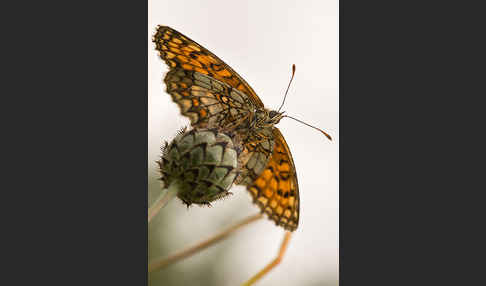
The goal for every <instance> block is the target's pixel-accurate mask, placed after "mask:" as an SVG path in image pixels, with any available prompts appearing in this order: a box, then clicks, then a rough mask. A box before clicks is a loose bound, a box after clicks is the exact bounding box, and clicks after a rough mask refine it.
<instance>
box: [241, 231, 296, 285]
mask: <svg viewBox="0 0 486 286" xmlns="http://www.w3.org/2000/svg"><path fill="white" fill-rule="evenodd" d="M291 235H292V233H291V232H290V231H287V232H285V237H284V240H283V241H282V245H281V246H280V251H279V252H278V255H277V257H276V258H275V259H274V260H273V261H272V262H270V263H269V264H267V266H265V268H263V269H262V270H260V272H258V273H257V274H256V275H255V276H253V277H252V278H250V280H248V281H246V282H245V283H243V284H241V286H251V285H253V284H254V283H255V282H256V281H258V280H259V279H261V278H262V277H263V276H264V275H265V274H267V273H268V272H270V270H272V269H273V268H275V267H276V266H277V265H278V264H279V263H280V262H281V261H282V259H283V256H284V254H285V251H286V250H287V246H288V245H289V241H290V236H291Z"/></svg>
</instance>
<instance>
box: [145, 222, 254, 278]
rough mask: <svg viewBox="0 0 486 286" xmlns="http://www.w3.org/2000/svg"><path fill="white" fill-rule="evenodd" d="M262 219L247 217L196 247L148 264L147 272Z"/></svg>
mask: <svg viewBox="0 0 486 286" xmlns="http://www.w3.org/2000/svg"><path fill="white" fill-rule="evenodd" d="M262 217H263V214H261V213H259V214H256V215H253V216H250V217H247V218H246V219H244V220H242V221H240V222H239V223H237V224H235V225H233V226H231V227H229V228H227V229H225V230H224V231H222V232H220V233H218V234H216V235H214V236H213V237H211V238H209V239H206V240H204V241H201V242H199V243H197V244H196V245H193V246H191V247H188V248H186V249H184V250H182V251H179V252H177V253H174V254H172V255H170V256H169V257H166V258H162V259H157V260H155V261H153V262H150V263H149V266H148V272H153V271H155V270H159V269H161V268H163V267H165V266H167V265H169V264H171V263H174V262H176V261H178V260H181V259H183V258H186V257H188V256H191V255H193V254H194V253H196V252H198V251H201V250H203V249H205V248H207V247H209V246H211V245H212V244H215V243H216V242H218V241H220V240H222V239H223V238H226V237H227V236H228V235H230V234H231V233H233V232H234V231H236V230H238V229H239V228H241V227H243V226H245V225H247V224H250V223H252V222H254V221H256V220H258V219H260V218H262Z"/></svg>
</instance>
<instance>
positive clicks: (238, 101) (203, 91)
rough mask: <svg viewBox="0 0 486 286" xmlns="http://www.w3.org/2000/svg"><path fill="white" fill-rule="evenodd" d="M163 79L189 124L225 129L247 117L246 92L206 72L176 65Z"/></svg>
mask: <svg viewBox="0 0 486 286" xmlns="http://www.w3.org/2000/svg"><path fill="white" fill-rule="evenodd" d="M164 81H165V84H166V86H167V92H168V93H169V94H170V95H171V96H172V100H173V101H174V102H175V103H177V104H178V105H179V107H180V109H181V113H182V115H184V116H187V117H188V118H189V119H190V120H191V125H192V126H195V127H200V128H206V127H211V128H212V127H216V128H217V127H221V126H223V127H227V128H229V127H230V126H232V125H234V124H237V123H238V122H241V121H242V120H244V118H247V117H248V116H249V115H248V113H249V108H248V106H247V102H248V97H247V96H246V94H244V93H242V92H240V91H238V90H236V89H234V88H232V87H231V86H229V85H227V84H225V83H223V82H220V81H218V80H215V79H214V78H211V77H209V76H207V75H204V74H201V73H199V72H195V71H190V70H184V69H182V68H179V67H176V68H173V69H171V70H170V71H169V72H168V73H167V75H166V76H165V79H164Z"/></svg>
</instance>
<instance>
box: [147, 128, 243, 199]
mask: <svg viewBox="0 0 486 286" xmlns="http://www.w3.org/2000/svg"><path fill="white" fill-rule="evenodd" d="M230 136H231V135H227V134H225V133H223V132H221V131H219V130H217V129H192V130H190V131H187V128H184V129H182V130H181V131H180V132H179V133H178V135H177V136H176V137H175V138H174V139H173V140H172V141H171V142H170V143H167V142H166V143H165V146H164V147H163V148H162V157H161V159H160V161H158V162H157V163H158V164H159V167H160V172H161V173H162V178H161V180H162V181H163V182H164V185H165V187H168V186H169V185H170V184H172V183H177V184H178V185H179V192H178V194H177V196H178V197H179V198H180V199H181V200H182V201H183V202H184V203H185V204H187V205H188V206H189V205H191V204H193V203H194V204H203V205H209V204H210V202H212V201H214V200H217V199H220V198H222V197H224V196H227V195H228V194H230V193H229V192H228V190H229V189H230V188H231V186H232V185H233V182H234V180H235V179H236V176H237V175H238V172H237V164H238V155H239V151H238V150H237V149H238V148H237V147H235V145H234V143H233V141H232V138H231V137H230Z"/></svg>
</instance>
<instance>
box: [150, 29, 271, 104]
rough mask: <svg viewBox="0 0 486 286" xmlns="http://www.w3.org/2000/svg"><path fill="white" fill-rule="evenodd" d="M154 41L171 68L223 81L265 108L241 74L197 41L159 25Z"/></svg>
mask: <svg viewBox="0 0 486 286" xmlns="http://www.w3.org/2000/svg"><path fill="white" fill-rule="evenodd" d="M153 42H154V43H155V44H156V49H157V50H158V51H159V53H160V57H161V58H162V59H163V60H164V61H165V62H166V63H167V65H169V67H171V68H175V67H181V68H183V69H185V70H193V71H197V72H199V73H202V74H205V75H208V76H210V77H212V78H215V79H217V80H220V81H222V82H224V83H226V84H228V85H230V86H231V87H233V88H236V89H238V90H240V91H242V92H244V93H245V94H247V95H248V96H249V97H250V100H251V101H252V102H253V103H254V104H255V105H256V106H258V107H263V102H262V101H261V100H260V98H259V97H258V96H257V95H256V93H255V91H254V90H253V89H252V88H251V87H250V85H248V83H247V82H246V81H245V80H244V79H243V78H242V77H241V76H240V75H238V74H237V73H236V72H235V71H234V70H233V69H232V68H231V67H230V66H228V65H227V64H226V63H225V62H223V61H222V60H220V59H219V58H218V57H217V56H215V55H214V54H213V53H211V52H210V51H208V50H207V49H205V48H204V47H202V46H201V45H199V44H198V43H196V42H195V41H193V40H191V39H189V38H188V37H186V36H184V35H182V34H181V33H179V32H177V31H176V30H174V29H172V28H169V27H166V26H159V27H158V28H157V32H156V33H155V36H154V39H153Z"/></svg>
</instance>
